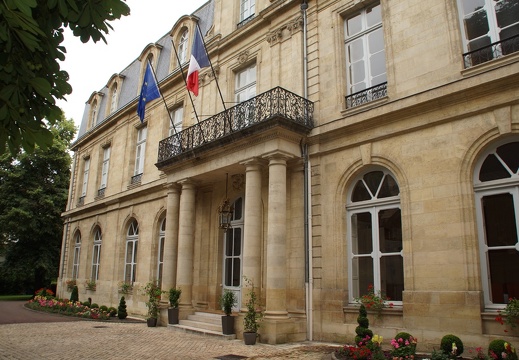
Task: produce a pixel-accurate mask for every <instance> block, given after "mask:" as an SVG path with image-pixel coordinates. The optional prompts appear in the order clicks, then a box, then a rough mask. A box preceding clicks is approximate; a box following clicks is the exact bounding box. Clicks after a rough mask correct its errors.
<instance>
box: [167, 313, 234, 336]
mask: <svg viewBox="0 0 519 360" xmlns="http://www.w3.org/2000/svg"><path fill="white" fill-rule="evenodd" d="M168 327H169V328H170V329H172V330H175V331H182V332H187V333H195V334H202V335H208V336H217V337H221V338H223V339H227V340H234V339H236V335H235V334H232V335H224V334H223V333H222V315H220V314H213V313H204V312H200V311H197V312H195V313H194V314H193V315H188V317H187V320H179V323H178V324H177V325H168Z"/></svg>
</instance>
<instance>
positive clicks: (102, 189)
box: [97, 187, 106, 196]
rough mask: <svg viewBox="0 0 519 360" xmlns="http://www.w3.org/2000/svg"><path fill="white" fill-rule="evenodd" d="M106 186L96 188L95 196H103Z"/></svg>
mask: <svg viewBox="0 0 519 360" xmlns="http://www.w3.org/2000/svg"><path fill="white" fill-rule="evenodd" d="M105 190H106V187H104V188H101V189H98V190H97V196H105Z"/></svg>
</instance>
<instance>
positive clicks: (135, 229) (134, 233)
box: [124, 219, 139, 284]
mask: <svg viewBox="0 0 519 360" xmlns="http://www.w3.org/2000/svg"><path fill="white" fill-rule="evenodd" d="M138 243H139V223H137V220H135V219H134V220H132V222H131V223H130V226H128V234H127V236H126V257H125V261H124V262H125V267H124V281H125V282H126V283H128V284H133V283H134V282H135V276H136V270H137V245H138Z"/></svg>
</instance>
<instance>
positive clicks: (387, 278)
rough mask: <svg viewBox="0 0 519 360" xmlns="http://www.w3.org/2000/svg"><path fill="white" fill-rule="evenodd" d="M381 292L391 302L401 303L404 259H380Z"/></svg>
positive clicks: (383, 257)
mask: <svg viewBox="0 0 519 360" xmlns="http://www.w3.org/2000/svg"><path fill="white" fill-rule="evenodd" d="M380 283H381V291H382V293H384V294H385V295H386V296H387V297H389V298H390V299H391V300H395V301H402V291H404V259H403V258H402V256H400V255H392V256H382V257H381V258H380Z"/></svg>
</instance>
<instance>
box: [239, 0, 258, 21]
mask: <svg viewBox="0 0 519 360" xmlns="http://www.w3.org/2000/svg"><path fill="white" fill-rule="evenodd" d="M255 8H256V0H240V22H239V23H238V26H241V25H244V24H245V23H246V22H247V21H248V20H250V19H252V18H253V17H254V13H255V11H256V10H255Z"/></svg>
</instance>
